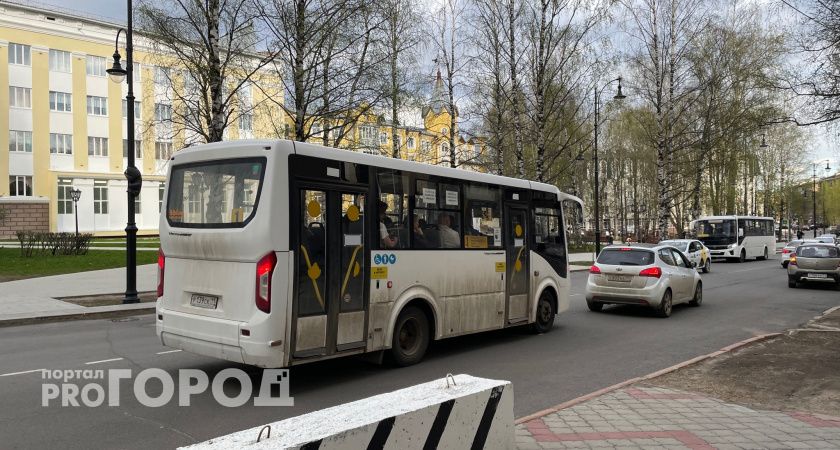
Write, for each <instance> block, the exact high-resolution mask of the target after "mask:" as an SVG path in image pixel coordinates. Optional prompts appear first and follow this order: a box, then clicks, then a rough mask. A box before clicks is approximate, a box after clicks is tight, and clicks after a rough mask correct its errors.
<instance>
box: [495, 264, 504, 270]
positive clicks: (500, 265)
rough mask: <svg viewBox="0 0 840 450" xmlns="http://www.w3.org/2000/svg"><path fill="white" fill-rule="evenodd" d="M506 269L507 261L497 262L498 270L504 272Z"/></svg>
mask: <svg viewBox="0 0 840 450" xmlns="http://www.w3.org/2000/svg"><path fill="white" fill-rule="evenodd" d="M504 271H505V263H504V262H497V263H496V272H504Z"/></svg>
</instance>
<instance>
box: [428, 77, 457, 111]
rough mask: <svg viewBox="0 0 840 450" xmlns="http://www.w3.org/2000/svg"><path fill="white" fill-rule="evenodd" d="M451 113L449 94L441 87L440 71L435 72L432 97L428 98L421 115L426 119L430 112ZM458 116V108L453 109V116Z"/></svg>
mask: <svg viewBox="0 0 840 450" xmlns="http://www.w3.org/2000/svg"><path fill="white" fill-rule="evenodd" d="M444 111H446V112H448V113H450V114H451V113H452V111H450V110H449V94H447V92H446V89H445V87H444V85H443V77H442V76H441V75H440V69H438V71H437V76H436V77H435V85H434V86H433V87H432V95H431V97H430V98H429V104H428V105H427V106H424V107H423V111H422V115H423V117H426V116H427V115H428V114H429V113H430V112H432V113H435V114H440V113H442V112H444ZM457 114H458V108H455V115H457Z"/></svg>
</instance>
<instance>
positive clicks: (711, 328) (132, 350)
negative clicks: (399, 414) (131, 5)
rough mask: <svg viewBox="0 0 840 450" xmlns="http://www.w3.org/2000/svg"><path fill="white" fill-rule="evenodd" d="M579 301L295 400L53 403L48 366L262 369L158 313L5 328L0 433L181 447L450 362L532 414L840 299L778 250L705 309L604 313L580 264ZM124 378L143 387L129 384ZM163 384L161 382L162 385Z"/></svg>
mask: <svg viewBox="0 0 840 450" xmlns="http://www.w3.org/2000/svg"><path fill="white" fill-rule="evenodd" d="M571 276H572V283H573V289H572V294H573V295H572V299H571V300H572V307H571V309H570V311H568V312H566V313H564V314H562V315H561V316H559V317H558V318H557V321H556V323H555V327H554V329H553V330H552V331H551V332H550V333H547V334H544V335H538V336H537V335H531V334H528V333H527V332H525V331H523V330H518V329H509V330H501V331H497V332H491V333H484V334H479V335H473V336H465V337H461V338H454V339H449V340H445V341H441V342H438V343H435V345H433V347H432V348H431V349H430V351H429V354H428V355H427V358H426V360H425V361H423V362H422V363H421V364H419V365H416V366H412V367H407V368H401V369H395V368H390V367H382V366H377V365H372V364H369V363H367V362H364V361H361V360H359V359H356V358H344V359H338V360H332V361H325V362H321V363H314V364H310V365H305V366H300V367H294V368H292V369H291V374H290V379H291V395H292V396H293V397H294V400H295V406H294V407H254V406H250V405H247V406H242V407H239V408H226V407H223V406H220V405H218V404H217V403H216V402H215V401H214V400H213V398H212V397H211V396H210V395H209V394H204V395H200V396H196V397H194V398H193V401H192V406H190V407H178V406H177V402H176V401H173V402H170V403H169V404H168V405H165V406H163V407H160V408H149V407H145V406H141V405H139V403H138V402H137V401H136V400H135V399H134V396H133V395H131V394H130V393H128V392H124V393H123V395H121V396H120V400H121V405H120V406H118V407H116V406H112V407H109V406H100V407H97V408H88V407H84V406H80V407H71V406H68V407H60V406H50V407H46V408H44V407H42V406H41V389H42V380H41V374H40V373H39V372H35V371H37V370H39V369H45V368H46V369H52V370H58V369H61V370H64V369H116V368H127V369H132V370H133V371H134V373H135V374H136V373H137V372H139V371H140V370H142V369H145V368H161V369H164V370H166V371H167V372H169V373H171V374H173V376H174V377H175V378H176V379H177V371H178V369H203V370H205V371H207V372H208V373H209V374H210V375H211V377H212V375H213V374H215V373H217V372H218V371H220V370H222V369H225V368H228V367H240V368H244V369H246V370H247V371H248V372H249V373H250V374H251V375H252V379H255V380H256V379H258V378H259V373H260V371H259V370H257V369H254V368H247V367H244V366H238V365H235V364H231V363H227V362H224V361H217V360H213V359H209V358H204V357H199V356H195V355H191V354H188V353H185V352H178V351H174V352H173V351H171V349H167V348H164V347H162V346H161V345H160V344H159V343H158V342H157V340H156V339H155V335H154V322H153V317H152V316H149V315H146V316H138V317H131V318H127V319H114V320H89V321H75V322H63V323H51V324H40V325H27V326H19V327H9V328H2V329H0V436H2V444H0V446H2V447H3V448H31V447H48V446H49V447H62V448H84V449H88V448H114V447H119V448H143V449H147V448H171V447H176V446H180V445H187V444H190V443H193V442H197V441H203V440H206V439H210V438H213V437H215V436H218V435H221V434H226V433H230V432H233V431H237V430H241V429H244V428H248V427H254V426H257V425H261V424H264V423H268V422H271V421H275V420H278V419H282V418H286V417H289V416H293V415H298V414H301V413H305V412H308V411H313V410H316V409H320V408H324V407H328V406H333V405H336V404H340V403H344V402H348V401H353V400H357V399H360V398H363V397H367V396H369V395H374V394H378V393H382V392H387V391H391V390H394V389H398V388H402V387H406V386H409V385H413V384H417V383H421V382H425V381H429V380H432V379H436V378H440V377H442V376H444V375H445V374H446V373H468V374H471V375H475V376H482V377H488V378H497V379H505V380H510V381H512V382H513V386H514V392H515V414H516V416H517V417H521V416H525V415H527V414H530V413H533V412H535V411H539V410H542V409H544V408H547V407H550V406H553V405H556V404H558V403H561V402H563V401H566V400H569V399H572V398H575V397H578V396H580V395H583V394H586V393H589V392H592V391H595V390H598V389H600V388H603V387H606V386H610V385H613V384H615V383H618V382H621V381H623V380H625V379H628V378H632V377H636V376H641V375H644V374H647V373H650V372H654V371H656V370H659V369H662V368H665V367H668V366H671V365H673V364H676V363H679V362H681V361H684V360H687V359H690V358H692V357H695V356H698V355H702V354H706V353H709V352H711V351H715V350H718V349H720V348H721V347H724V346H726V345H728V344H731V343H733V342H736V341H739V340H742V339H745V338H748V337H750V336H754V335H758V334H764V333H769V332H778V331H782V330H784V329H787V328H791V327H794V326H796V325H798V324H801V323H803V322H805V321H807V320H809V319H811V318H812V317H814V316H815V315H817V314H819V313H821V312H822V311H824V310H826V309H828V308H830V307H832V306H836V305H838V304H840V293H838V291H836V290H834V289H829V288H799V289H789V288H788V287H787V279H786V276H785V272H784V270H782V269H781V268H780V266H779V263H778V261H777V260H775V259H773V260H770V261H764V262H747V263H744V264H738V263H725V262H720V263H716V264H714V265H713V268H712V273H710V274H704V275H703V276H702V277H703V282H704V286H705V289H704V290H705V292H704V301H703V305H702V306H701V307H700V308H691V307H686V306H680V307H676V308H675V309H674V313H673V315H672V316H671V318H669V319H659V318H656V317H654V316H653V315H652V314H651V313H650V312H649V311H647V310H645V309H642V308H636V307H611V308H606V309H605V311H604V312H602V313H592V312H589V311H588V310H587V308H586V304H585V302H584V299H583V295H582V292H583V285H584V282H585V279H586V276H587V274H586V273H585V272H584V273H580V272H578V273H573V274H572V275H571ZM123 389H124V390H127V389H130V385H125V386H124V387H123ZM156 389H157V390H160V387H159V385H155V383H154V382H153V383H151V384H150V385H149V393H150V394H153V391H155V390H156Z"/></svg>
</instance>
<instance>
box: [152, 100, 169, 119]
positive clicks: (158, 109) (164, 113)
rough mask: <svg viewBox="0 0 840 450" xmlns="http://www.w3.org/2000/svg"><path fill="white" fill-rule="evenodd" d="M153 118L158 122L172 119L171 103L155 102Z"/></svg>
mask: <svg viewBox="0 0 840 450" xmlns="http://www.w3.org/2000/svg"><path fill="white" fill-rule="evenodd" d="M155 120H156V121H158V122H162V121H169V120H172V105H167V104H166V103H155Z"/></svg>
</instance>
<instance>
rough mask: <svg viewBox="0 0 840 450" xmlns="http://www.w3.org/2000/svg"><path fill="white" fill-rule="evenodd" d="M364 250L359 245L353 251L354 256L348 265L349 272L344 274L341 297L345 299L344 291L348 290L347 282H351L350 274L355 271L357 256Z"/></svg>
mask: <svg viewBox="0 0 840 450" xmlns="http://www.w3.org/2000/svg"><path fill="white" fill-rule="evenodd" d="M361 249H362V246H361V245H357V246H356V248H354V249H353V256H351V257H350V262H349V263H348V264H347V272H346V273H345V274H344V282H343V283H341V297H342V298H344V290H345V289H347V282H348V281H349V280H350V272H351V271H352V270H353V263H355V262H356V255H357V254H358V253H359V250H361Z"/></svg>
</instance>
